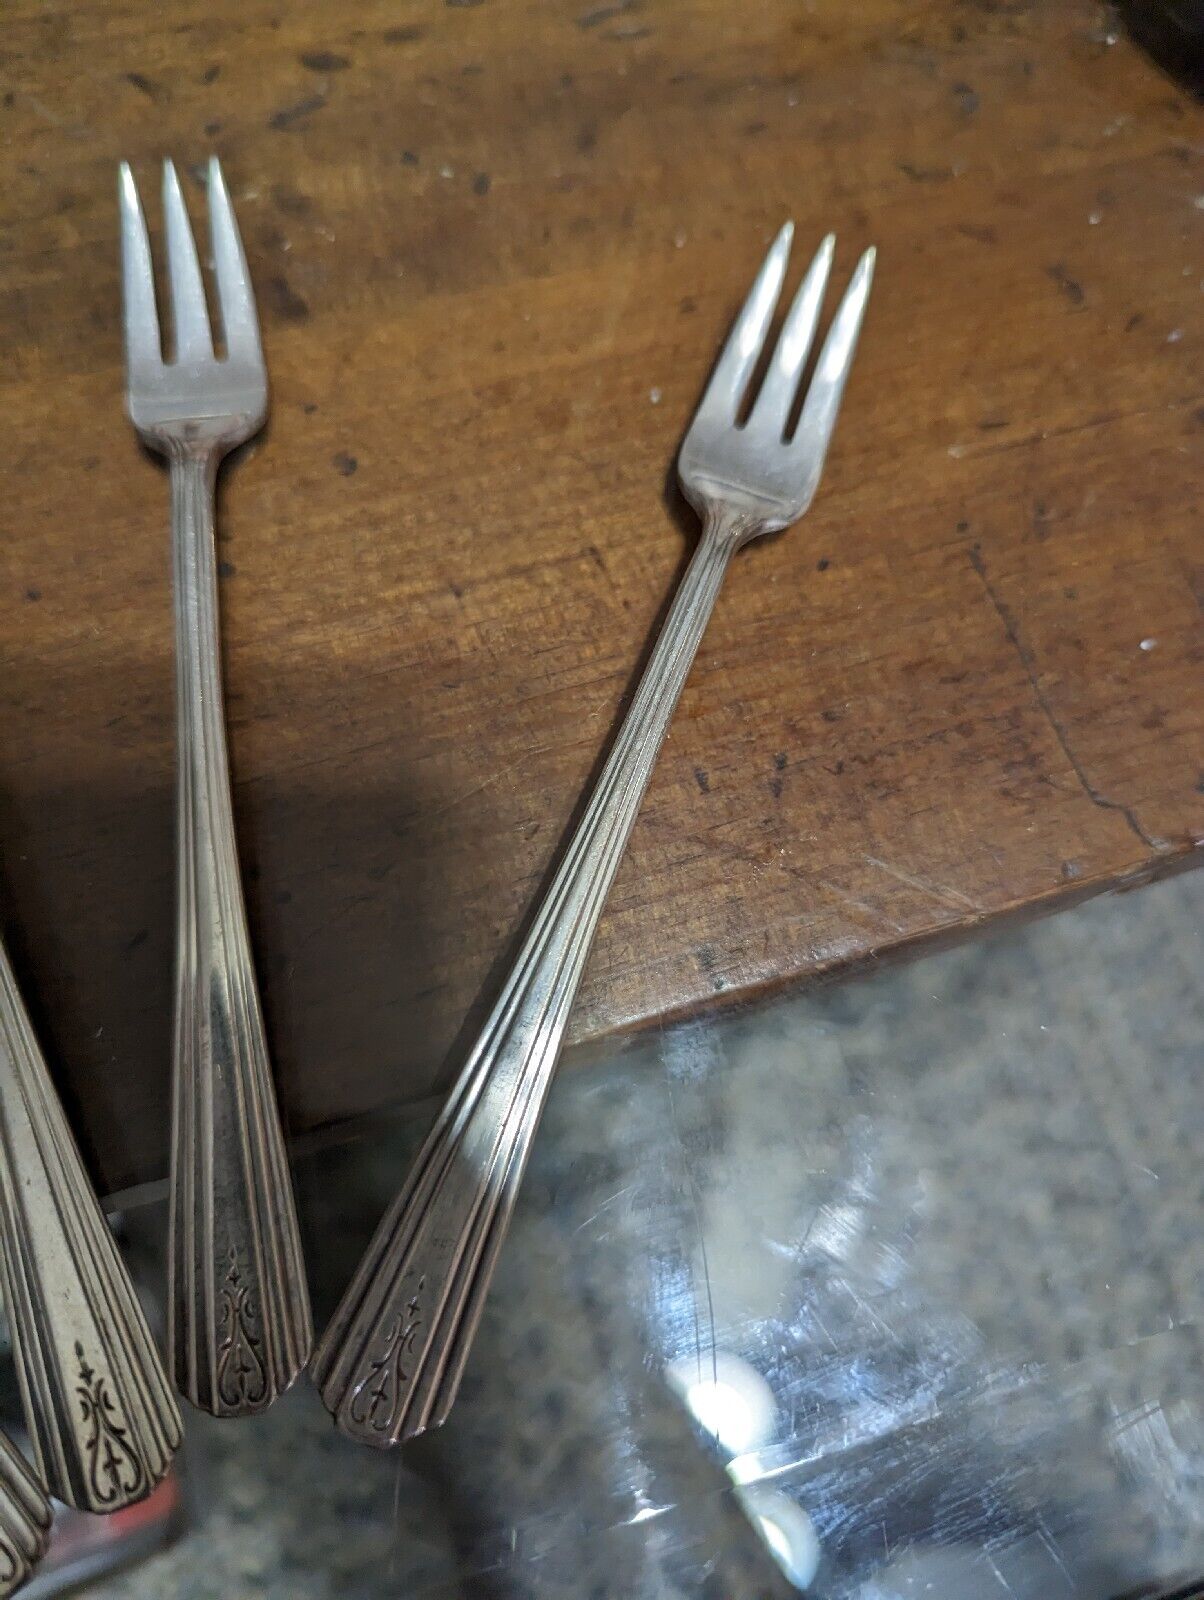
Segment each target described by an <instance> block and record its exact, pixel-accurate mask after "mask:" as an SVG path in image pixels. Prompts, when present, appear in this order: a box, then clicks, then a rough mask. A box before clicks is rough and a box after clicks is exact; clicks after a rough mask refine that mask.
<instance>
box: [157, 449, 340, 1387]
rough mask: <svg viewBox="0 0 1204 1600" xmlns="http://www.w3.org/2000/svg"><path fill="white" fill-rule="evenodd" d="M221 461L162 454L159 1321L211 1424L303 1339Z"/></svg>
mask: <svg viewBox="0 0 1204 1600" xmlns="http://www.w3.org/2000/svg"><path fill="white" fill-rule="evenodd" d="M218 460H219V452H218V451H217V450H215V449H213V448H212V447H206V448H196V449H194V448H191V447H190V446H189V445H188V444H187V443H182V442H181V443H176V444H175V445H174V446H173V449H172V453H171V456H170V468H171V521H172V561H173V576H174V597H175V623H176V715H177V727H178V732H177V739H178V749H177V769H178V770H177V783H178V792H177V839H176V849H177V858H178V860H177V865H178V878H177V901H176V915H177V926H176V995H175V1036H174V1048H173V1083H172V1158H171V1225H170V1234H171V1237H170V1256H171V1266H170V1275H169V1325H170V1331H171V1357H172V1367H173V1371H174V1374H175V1380H176V1384H177V1387H178V1388H179V1389H180V1391H181V1393H182V1394H184V1395H186V1396H187V1397H188V1399H189V1400H191V1401H192V1403H193V1404H194V1405H196V1406H199V1407H200V1408H201V1409H202V1410H204V1411H209V1412H211V1413H212V1414H213V1415H214V1416H241V1415H245V1414H247V1413H249V1412H254V1411H260V1410H262V1409H263V1408H264V1407H265V1406H268V1405H270V1404H271V1402H272V1401H273V1400H274V1399H275V1397H276V1396H277V1395H278V1394H280V1393H281V1392H282V1391H283V1390H285V1389H287V1388H288V1386H289V1384H290V1383H292V1381H293V1379H294V1378H295V1377H296V1376H297V1374H298V1372H300V1370H301V1368H302V1367H303V1366H304V1364H305V1361H306V1358H307V1356H308V1354H309V1347H310V1343H311V1341H312V1326H311V1322H310V1310H309V1296H308V1293H307V1290H306V1286H305V1265H304V1261H303V1258H302V1254H301V1239H300V1232H299V1229H298V1226H297V1214H296V1207H295V1204H294V1201H293V1191H292V1186H291V1183H290V1181H289V1171H288V1164H287V1160H286V1157H285V1152H284V1140H283V1137H282V1134H281V1130H280V1118H279V1114H278V1112H277V1109H276V1102H275V1097H274V1095H273V1090H272V1078H271V1071H270V1069H269V1066H268V1052H267V1042H266V1039H265V1035H264V1027H263V1016H262V1013H261V1011H260V1006H259V995H258V992H257V990H256V986H255V973H254V969H253V966H252V962H251V946H250V939H249V937H248V934H247V919H246V911H245V908H244V905H243V895H242V885H241V883H240V881H239V874H238V855H237V850H236V846H235V838H234V817H233V809H232V806H231V800H230V773H229V763H228V759H227V755H226V736H225V723H224V715H223V708H222V687H221V664H220V645H219V636H218V612H217V572H216V554H215V546H214V485H215V481H216V477H217V467H218Z"/></svg>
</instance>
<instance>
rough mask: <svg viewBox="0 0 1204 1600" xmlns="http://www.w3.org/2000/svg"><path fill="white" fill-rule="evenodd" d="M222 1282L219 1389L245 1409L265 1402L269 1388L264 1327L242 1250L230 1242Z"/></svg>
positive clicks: (227, 1400) (225, 1400)
mask: <svg viewBox="0 0 1204 1600" xmlns="http://www.w3.org/2000/svg"><path fill="white" fill-rule="evenodd" d="M227 1263H228V1265H227V1268H226V1276H225V1279H224V1280H223V1282H222V1288H221V1296H222V1333H221V1343H220V1344H219V1346H218V1351H217V1392H218V1394H219V1395H220V1396H221V1399H222V1402H223V1404H225V1405H228V1406H231V1407H233V1408H234V1409H235V1410H239V1411H241V1410H242V1409H243V1408H244V1407H247V1406H257V1405H261V1404H262V1403H263V1401H264V1399H265V1398H266V1396H267V1392H268V1373H267V1366H266V1365H265V1363H264V1359H263V1331H262V1329H261V1328H260V1326H259V1314H258V1308H257V1306H256V1303H255V1297H254V1293H253V1291H252V1289H251V1286H250V1285H249V1284H248V1283H246V1282H245V1281H244V1279H243V1273H242V1269H241V1268H240V1267H239V1264H238V1250H237V1248H236V1247H235V1246H234V1245H231V1246H230V1254H229V1256H228V1257H227Z"/></svg>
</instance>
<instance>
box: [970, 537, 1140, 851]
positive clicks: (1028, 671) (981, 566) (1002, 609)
mask: <svg viewBox="0 0 1204 1600" xmlns="http://www.w3.org/2000/svg"><path fill="white" fill-rule="evenodd" d="M968 554H969V557H970V565H971V566H972V567H973V568H974V570H975V572H976V573H977V574H978V577H979V580H980V582H981V583H982V586H983V589H984V590H985V592H986V596H987V599H988V600H989V601H990V602H991V605H992V606H993V607H994V608H995V614H996V616H997V617H998V618H999V620H1000V622H1001V623H1002V624H1003V630H1004V632H1005V633H1006V634H1007V636H1008V639H1009V640H1010V641H1011V644H1012V648H1013V649H1014V650H1015V652H1016V654H1017V656H1018V657H1019V658H1020V665H1021V666H1022V667H1023V668H1024V673H1025V676H1026V677H1027V678H1028V681H1029V684H1030V686H1031V688H1032V691H1033V697H1034V699H1035V700H1036V702H1037V704H1038V706H1040V708H1041V710H1042V712H1043V713H1044V715H1045V720H1046V721H1047V722H1048V723H1049V726H1050V728H1051V729H1052V730H1053V735H1054V738H1055V739H1056V740H1057V741H1058V745H1059V748H1060V749H1061V751H1062V754H1063V755H1064V756H1065V757H1066V760H1067V763H1068V764H1069V766H1070V770H1071V771H1072V772H1073V773H1074V775H1075V777H1076V778H1077V779H1078V781H1079V787H1080V788H1081V789H1082V791H1083V793H1084V794H1085V795H1086V796H1087V798H1088V800H1090V801H1091V804H1092V805H1093V806H1099V808H1100V809H1101V810H1102V811H1115V812H1116V813H1117V814H1118V815H1119V816H1121V817H1123V818H1124V820H1125V822H1126V823H1127V824H1128V826H1129V829H1130V830H1131V832H1132V833H1134V834H1135V835H1136V836H1137V838H1138V839H1140V840H1141V842H1142V844H1143V845H1145V847H1146V849H1147V850H1153V851H1154V852H1155V853H1156V854H1159V855H1161V854H1164V853H1165V852H1166V851H1167V850H1169V849H1170V844H1169V843H1168V841H1167V840H1165V839H1158V838H1155V837H1154V835H1153V834H1150V833H1147V832H1146V830H1145V828H1143V827H1142V825H1141V823H1140V822H1139V821H1138V819H1137V814H1136V812H1135V811H1134V810H1133V808H1132V807H1131V806H1127V805H1125V804H1124V803H1123V802H1122V801H1120V800H1112V799H1110V798H1109V797H1108V796H1107V795H1106V794H1102V793H1101V792H1100V790H1099V789H1097V788H1096V786H1095V785H1094V784H1093V783H1092V781H1091V779H1090V778H1089V777H1088V776H1087V772H1086V770H1085V769H1084V767H1083V764H1082V763H1081V762H1080V760H1079V758H1078V756H1076V755H1075V753H1074V750H1073V749H1072V748H1071V744H1070V740H1069V739H1068V738H1067V736H1066V730H1065V729H1064V728H1063V726H1062V724H1061V722H1060V721H1059V719H1058V717H1057V715H1056V713H1055V711H1054V709H1053V706H1052V704H1051V703H1050V700H1049V696H1048V695H1047V694H1046V693H1045V690H1044V689H1043V688H1042V687H1041V677H1040V674H1039V673H1038V671H1037V663H1036V659H1035V657H1034V656H1033V653H1032V651H1031V650H1030V649H1029V647H1028V645H1027V644H1025V642H1024V640H1023V638H1022V637H1021V634H1020V629H1019V626H1018V625H1017V622H1016V619H1015V617H1014V616H1013V614H1012V610H1011V607H1010V606H1009V605H1008V604H1007V602H1006V601H1005V600H1004V599H1003V597H1002V595H1000V593H999V591H998V590H997V589H996V587H995V585H994V584H993V583H992V582H991V579H990V578H989V577H988V575H987V568H986V563H985V562H984V561H983V558H982V551H981V550H980V548H979V547H978V546H977V545H973V546H971V548H970V550H969V552H968Z"/></svg>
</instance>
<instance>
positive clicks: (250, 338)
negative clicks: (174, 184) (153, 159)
mask: <svg viewBox="0 0 1204 1600" xmlns="http://www.w3.org/2000/svg"><path fill="white" fill-rule="evenodd" d="M209 236H210V239H211V240H212V244H213V271H214V276H215V277H216V279H217V299H218V305H219V307H220V308H221V316H222V332H223V333H224V335H225V339H226V355H227V356H228V357H229V358H230V359H231V360H246V359H251V360H258V361H262V355H261V353H260V345H259V319H258V318H257V317H256V315H255V296H254V294H253V293H252V291H251V275H250V273H249V272H248V271H247V258H246V255H245V253H244V251H243V247H242V239H241V238H240V237H239V233H238V223H237V221H236V220H235V216H234V207H233V206H232V205H231V204H230V192H229V190H228V189H227V188H226V180H225V178H224V177H223V176H222V165H221V162H220V161H219V160H218V159H217V157H216V156H211V157H210V158H209Z"/></svg>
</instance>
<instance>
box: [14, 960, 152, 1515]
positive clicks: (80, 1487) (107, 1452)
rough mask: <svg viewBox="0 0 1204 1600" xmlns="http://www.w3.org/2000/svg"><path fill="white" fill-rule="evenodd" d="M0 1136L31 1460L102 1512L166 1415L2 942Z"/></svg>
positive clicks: (144, 1462) (130, 1485) (140, 1474)
mask: <svg viewBox="0 0 1204 1600" xmlns="http://www.w3.org/2000/svg"><path fill="white" fill-rule="evenodd" d="M0 1146H2V1159H0V1240H2V1243H3V1249H2V1251H0V1282H2V1284H3V1290H4V1304H5V1306H6V1307H7V1310H8V1317H9V1325H10V1327H11V1330H12V1341H13V1354H14V1358H15V1361H16V1367H17V1377H18V1381H19V1383H20V1386H21V1399H22V1402H23V1405H24V1409H25V1419H26V1424H27V1426H28V1428H29V1434H30V1438H31V1439H32V1441H33V1448H34V1453H35V1455H36V1457H37V1461H38V1467H39V1470H40V1472H41V1475H42V1478H43V1480H44V1481H45V1483H46V1485H47V1487H48V1488H49V1489H50V1490H51V1491H52V1492H53V1493H54V1494H56V1495H57V1496H58V1497H59V1499H60V1500H65V1501H66V1502H67V1503H68V1504H69V1505H73V1506H78V1507H79V1508H80V1509H81V1510H83V1511H116V1510H119V1509H120V1507H122V1506H126V1505H130V1504H131V1503H132V1502H134V1501H135V1500H141V1499H142V1498H143V1497H144V1496H145V1495H147V1494H149V1492H150V1491H151V1489H153V1488H154V1486H155V1484H156V1483H157V1482H158V1481H159V1479H160V1478H161V1477H162V1476H163V1474H164V1472H165V1471H166V1470H167V1466H168V1463H169V1462H170V1460H171V1457H172V1453H173V1452H174V1450H175V1449H176V1446H177V1445H178V1444H179V1442H180V1413H179V1411H178V1409H177V1407H176V1403H175V1400H174V1398H173V1396H172V1394H171V1390H170V1387H169V1385H168V1382H167V1377H166V1374H165V1373H164V1371H163V1367H162V1364H161V1362H160V1360H159V1353H158V1351H157V1350H156V1349H155V1346H154V1341H153V1340H152V1338H151V1335H150V1331H149V1330H148V1328H147V1326H146V1320H145V1318H144V1317H143V1315H142V1310H141V1307H140V1306H139V1304H138V1300H137V1296H136V1295H135V1293H134V1288H133V1285H132V1283H131V1282H130V1278H129V1274H128V1273H127V1272H126V1269H125V1266H124V1264H123V1263H122V1260H121V1257H120V1256H119V1255H118V1253H117V1246H116V1245H115V1244H114V1242H113V1236H112V1234H111V1233H110V1232H109V1228H108V1225H107V1224H106V1222H105V1219H104V1217H103V1216H102V1215H101V1210H100V1206H99V1205H98V1204H97V1201H96V1197H95V1195H94V1194H93V1193H92V1189H91V1187H90V1185H89V1183H88V1179H87V1175H86V1174H85V1172H84V1167H83V1163H82V1161H81V1160H80V1156H79V1151H78V1150H77V1149H76V1146H75V1141H74V1140H73V1139H72V1137H71V1130H70V1128H69V1127H68V1126H67V1119H66V1117H65V1116H64V1115H63V1110H62V1107H61V1106H60V1104H59V1102H58V1097H57V1096H56V1094H55V1092H54V1087H53V1085H52V1083H51V1081H50V1074H49V1073H48V1072H47V1070H46V1063H45V1062H44V1060H43V1059H42V1053H41V1051H40V1050H39V1049H38V1045H37V1041H36V1039H35V1038H34V1035H33V1029H32V1028H31V1026H30V1023H29V1018H28V1016H27V1015H26V1012H25V1008H24V1006H23V1004H22V1002H21V997H20V995H19V994H18V992H17V985H16V981H15V979H14V977H13V973H12V969H11V967H10V966H9V964H8V957H7V955H6V953H5V952H4V950H3V949H2V948H0ZM0 1542H2V1541H0Z"/></svg>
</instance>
